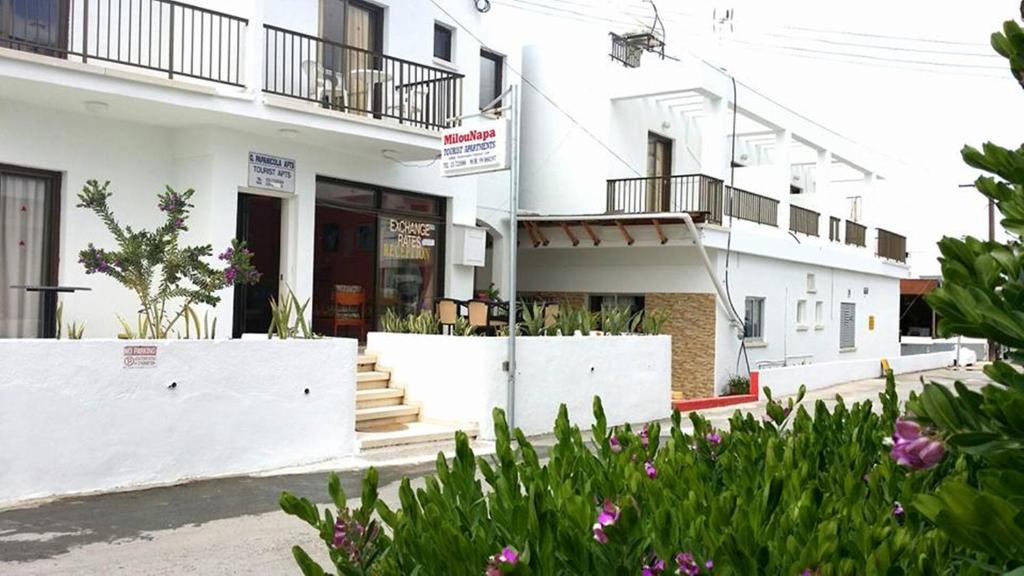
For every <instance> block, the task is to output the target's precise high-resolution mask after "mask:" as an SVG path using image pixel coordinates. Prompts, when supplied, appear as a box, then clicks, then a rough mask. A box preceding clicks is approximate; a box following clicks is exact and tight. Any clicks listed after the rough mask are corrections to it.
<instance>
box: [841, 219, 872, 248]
mask: <svg viewBox="0 0 1024 576" xmlns="http://www.w3.org/2000/svg"><path fill="white" fill-rule="evenodd" d="M867 231H868V229H867V227H866V226H862V225H860V224H857V223H856V222H853V221H852V220H847V221H846V243H847V244H849V245H850V246H860V247H861V248H863V247H865V246H867V241H866V238H867Z"/></svg>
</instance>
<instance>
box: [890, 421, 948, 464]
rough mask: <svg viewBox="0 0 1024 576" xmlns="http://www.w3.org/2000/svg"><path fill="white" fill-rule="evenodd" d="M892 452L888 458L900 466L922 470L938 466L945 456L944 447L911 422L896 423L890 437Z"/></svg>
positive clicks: (918, 425)
mask: <svg viewBox="0 0 1024 576" xmlns="http://www.w3.org/2000/svg"><path fill="white" fill-rule="evenodd" d="M892 441H893V445H892V450H891V451H890V452H889V456H890V457H891V458H892V459H893V460H895V461H896V463H897V464H899V465H900V466H905V467H907V468H913V469H914V470H924V469H925V468H931V467H932V466H934V465H936V464H938V462H939V460H942V457H943V456H944V455H945V454H946V447H945V446H943V445H942V442H941V441H939V440H937V439H935V438H934V437H932V435H930V434H929V433H928V432H927V431H925V430H922V428H921V425H920V424H918V423H917V422H913V421H911V420H904V419H902V418H901V419H899V420H897V421H896V430H895V432H894V433H893V435H892Z"/></svg>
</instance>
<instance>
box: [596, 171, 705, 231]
mask: <svg viewBox="0 0 1024 576" xmlns="http://www.w3.org/2000/svg"><path fill="white" fill-rule="evenodd" d="M724 191H725V187H724V186H723V185H722V181H721V180H719V179H717V178H712V177H711V176H705V175H703V174H687V175H681V176H653V177H649V178H620V179H617V180H608V189H607V194H608V204H607V212H608V213H609V214H658V213H667V212H689V213H691V214H701V215H703V216H704V219H705V221H706V222H711V223H713V224H721V223H722V212H723V204H724V202H723V198H724Z"/></svg>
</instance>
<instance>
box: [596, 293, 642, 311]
mask: <svg viewBox="0 0 1024 576" xmlns="http://www.w3.org/2000/svg"><path fill="white" fill-rule="evenodd" d="M614 308H625V309H627V310H629V311H630V312H634V313H635V312H639V311H641V310H643V309H644V297H643V296H636V295H631V294H591V295H590V311H591V312H600V311H602V310H608V309H614Z"/></svg>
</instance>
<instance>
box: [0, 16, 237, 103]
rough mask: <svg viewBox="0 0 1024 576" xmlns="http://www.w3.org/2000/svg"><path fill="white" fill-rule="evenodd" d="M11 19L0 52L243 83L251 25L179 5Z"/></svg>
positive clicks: (0, 33)
mask: <svg viewBox="0 0 1024 576" xmlns="http://www.w3.org/2000/svg"><path fill="white" fill-rule="evenodd" d="M44 4H45V6H44ZM53 7H56V13H54V10H53ZM6 16H7V17H4V16H3V15H0V47H4V48H13V49H15V50H22V51H26V52H33V53H37V54H43V55H47V56H53V57H55V58H68V57H71V56H74V57H79V58H81V59H82V61H83V62H88V61H89V60H100V61H103V62H111V63H115V64H123V65H126V66H132V67H135V68H144V69H146V70H153V71H156V72H162V73H165V74H167V76H168V77H170V78H173V77H175V76H187V77H190V78H198V79H200V80H208V81H211V82H219V83H222V84H230V85H233V86H241V85H242V83H243V78H242V68H243V64H242V53H243V50H244V46H245V37H246V28H247V27H248V20H246V19H245V18H239V17H237V16H232V15H230V14H225V13H223V12H217V11H216V10H208V9H206V8H199V7H196V6H191V5H189V4H184V3H181V2H176V1H174V0H67V2H56V3H50V2H47V3H40V5H39V8H38V9H37V10H34V11H33V10H28V11H26V12H25V14H24V15H22V14H18V15H17V17H11V15H6Z"/></svg>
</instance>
